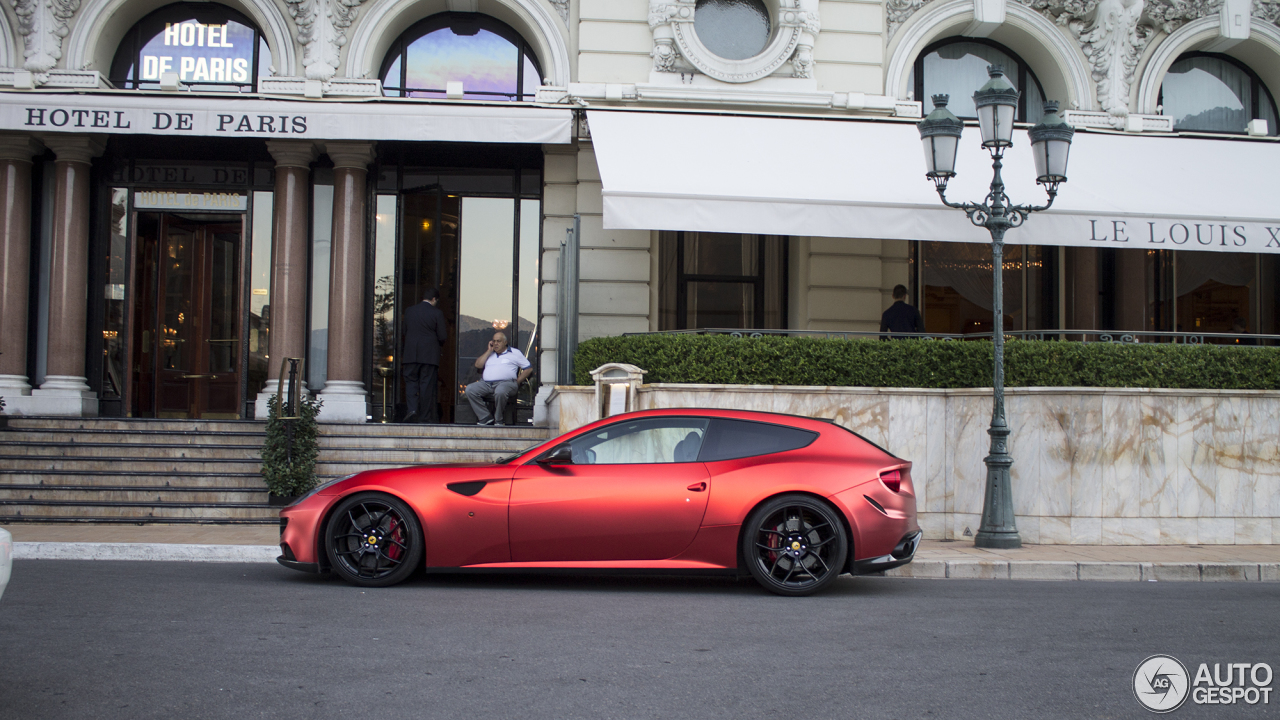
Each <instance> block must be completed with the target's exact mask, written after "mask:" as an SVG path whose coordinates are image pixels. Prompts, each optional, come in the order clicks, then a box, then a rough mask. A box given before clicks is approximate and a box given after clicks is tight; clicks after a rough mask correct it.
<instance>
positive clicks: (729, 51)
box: [693, 0, 772, 60]
mask: <svg viewBox="0 0 1280 720" xmlns="http://www.w3.org/2000/svg"><path fill="white" fill-rule="evenodd" d="M693 29H694V32H696V33H697V34H698V39H699V40H701V41H702V44H703V45H706V46H707V49H708V50H710V51H711V52H713V53H715V54H716V55H718V56H720V57H722V58H724V59H726V60H746V59H747V58H751V57H755V56H756V55H759V54H760V53H761V52H762V51H764V49H765V47H766V46H767V45H768V44H769V34H770V31H771V30H772V28H771V25H770V21H769V9H768V8H766V7H765V6H764V3H763V2H761V0H698V4H697V6H696V7H695V10H694V14H693Z"/></svg>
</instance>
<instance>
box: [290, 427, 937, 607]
mask: <svg viewBox="0 0 1280 720" xmlns="http://www.w3.org/2000/svg"><path fill="white" fill-rule="evenodd" d="M919 543H920V527H919V526H918V525H917V524H916V500H915V492H914V488H913V487H912V485H911V463H910V462H907V461H906V460H902V459H901V458H897V457H894V456H893V455H892V454H890V453H889V452H888V451H886V450H884V449H883V448H881V447H879V446H877V445H875V444H873V443H871V442H870V441H868V440H866V439H865V438H863V437H861V436H860V435H857V434H855V433H853V432H851V431H849V430H847V429H845V428H843V427H841V426H840V425H837V424H835V423H833V422H830V421H826V420H820V419H814V418H807V417H798V416H792V415H778V414H773V413H761V412H744V411H736V410H700V409H675V410H646V411H642V412H634V413H628V414H625V415H615V416H613V417H610V418H607V419H604V420H600V421H598V422H595V423H592V424H590V425H587V426H585V427H582V428H579V429H577V430H574V431H572V432H569V433H567V434H565V435H562V436H561V437H558V438H556V439H554V440H549V441H547V442H545V443H542V444H540V445H537V446H535V447H532V448H530V449H528V450H525V451H524V452H521V453H519V454H517V455H513V456H511V457H506V458H501V459H499V460H496V461H494V462H493V463H469V464H452V465H424V466H416V467H406V468H398V469H395V470H371V471H367V472H362V473H360V474H358V475H352V476H350V477H345V478H342V479H340V480H335V481H333V482H330V483H327V484H324V485H322V486H320V487H318V488H316V489H315V490H312V491H311V492H310V493H309V494H307V495H306V496H304V497H302V498H301V499H299V500H298V501H297V502H296V503H295V504H293V505H291V506H289V507H287V508H285V509H283V510H282V511H281V512H280V549H281V551H282V552H283V554H282V555H281V556H280V557H279V558H278V560H279V562H280V564H282V565H284V566H286V567H289V568H293V569H296V570H305V571H310V572H328V571H332V572H334V573H336V574H338V575H339V576H341V577H342V578H343V579H345V580H347V581H349V582H352V583H354V584H356V585H361V586H366V587H381V586H386V585H393V584H395V583H398V582H401V581H402V580H404V579H405V578H407V577H409V575H410V574H412V573H413V572H414V571H415V570H416V569H417V568H419V567H425V568H426V570H427V572H459V571H508V572H509V571H513V570H519V569H534V570H539V571H546V570H548V569H551V568H560V569H570V570H574V571H590V570H612V571H619V570H628V571H654V572H658V573H671V572H698V573H716V572H728V573H732V574H740V573H745V572H749V573H751V575H752V576H753V577H755V579H756V580H757V581H758V582H759V583H760V584H761V585H763V586H764V587H765V588H766V589H768V590H770V591H772V592H775V593H778V594H780V595H808V594H811V593H814V592H817V591H818V590H821V589H823V588H825V587H827V586H828V585H830V584H831V583H832V582H833V581H834V580H835V579H836V577H838V576H839V575H841V574H843V573H852V574H854V575H861V574H867V573H872V572H878V571H881V570H886V569H889V568H894V567H898V566H900V565H905V564H906V563H909V562H911V560H912V558H913V557H914V556H915V551H916V548H917V547H918V546H919Z"/></svg>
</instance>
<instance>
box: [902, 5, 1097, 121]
mask: <svg viewBox="0 0 1280 720" xmlns="http://www.w3.org/2000/svg"><path fill="white" fill-rule="evenodd" d="M973 7H974V4H973V0H946V1H945V2H932V3H928V4H925V5H924V6H923V7H921V8H920V9H919V10H917V11H916V12H915V13H914V14H912V15H911V16H910V17H909V18H906V19H905V21H902V22H901V25H900V26H898V27H897V28H896V31H895V32H894V34H893V37H892V39H891V40H890V42H889V47H888V49H887V53H888V56H889V62H888V64H887V66H886V68H885V94H886V95H888V96H890V97H895V98H899V99H904V98H906V97H907V93H908V92H909V91H910V88H908V87H907V77H908V76H909V75H910V73H911V69H912V67H914V65H915V61H916V57H917V56H919V54H920V53H921V52H922V51H923V50H924V48H925V47H927V46H928V45H930V44H931V43H934V42H936V41H938V40H942V39H945V38H948V37H960V36H962V35H963V32H964V30H965V28H966V27H968V26H969V25H970V23H972V22H973V20H974V15H973ZM1005 12H1006V15H1005V21H1004V23H1003V24H1002V25H1001V26H1000V27H999V28H997V29H996V30H995V31H994V32H992V33H991V34H990V35H988V36H987V37H989V38H990V39H991V40H994V41H996V42H998V43H1000V44H1002V45H1004V46H1006V47H1008V48H1009V49H1010V50H1013V51H1014V52H1016V53H1018V55H1020V56H1022V58H1023V60H1025V61H1026V62H1027V64H1028V66H1030V68H1031V69H1032V70H1034V71H1035V74H1036V77H1037V78H1039V79H1040V83H1041V85H1043V86H1044V92H1045V99H1048V100H1058V101H1060V102H1062V103H1063V104H1064V108H1074V109H1078V110H1092V109H1094V107H1095V101H1094V92H1093V88H1094V86H1093V83H1092V81H1091V79H1090V69H1089V66H1088V65H1087V64H1086V61H1085V57H1084V55H1083V53H1082V52H1081V50H1080V45H1079V43H1077V42H1076V40H1075V38H1072V37H1070V36H1069V35H1068V34H1067V33H1066V32H1064V31H1063V30H1062V29H1061V28H1059V27H1058V26H1057V25H1055V24H1054V23H1053V21H1052V20H1049V19H1048V18H1046V17H1045V16H1044V15H1042V14H1041V13H1039V12H1038V11H1036V10H1033V9H1032V8H1030V7H1028V6H1026V5H1024V4H1022V3H1020V2H1010V3H1008V4H1007V6H1006V10H1005ZM974 90H977V88H974ZM915 99H916V100H927V98H915ZM924 111H925V112H926V113H927V112H928V111H929V107H928V105H927V102H926V107H925V108H924Z"/></svg>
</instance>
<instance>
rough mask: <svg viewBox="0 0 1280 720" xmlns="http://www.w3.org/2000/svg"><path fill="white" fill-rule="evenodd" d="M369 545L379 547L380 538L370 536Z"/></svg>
mask: <svg viewBox="0 0 1280 720" xmlns="http://www.w3.org/2000/svg"><path fill="white" fill-rule="evenodd" d="M369 544H370V545H377V544H378V538H377V537H376V536H373V535H370V536H369Z"/></svg>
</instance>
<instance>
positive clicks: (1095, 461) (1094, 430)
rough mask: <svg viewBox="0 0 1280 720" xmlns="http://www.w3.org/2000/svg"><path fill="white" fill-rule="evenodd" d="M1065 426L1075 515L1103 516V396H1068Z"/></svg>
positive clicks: (1073, 512) (1064, 409)
mask: <svg viewBox="0 0 1280 720" xmlns="http://www.w3.org/2000/svg"><path fill="white" fill-rule="evenodd" d="M1067 397H1068V398H1069V399H1068V400H1067V402H1065V403H1063V406H1062V407H1063V412H1065V413H1067V414H1068V417H1066V418H1064V419H1063V420H1062V424H1063V425H1065V426H1067V427H1068V428H1070V431H1069V432H1068V434H1067V447H1068V448H1069V451H1070V457H1071V516H1072V517H1076V518H1079V517H1092V518H1097V517H1102V464H1103V455H1102V452H1103V447H1104V446H1103V440H1104V438H1103V423H1102V413H1103V396H1102V395H1101V394H1095V393H1089V394H1081V395H1076V396H1074V397H1072V396H1067Z"/></svg>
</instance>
